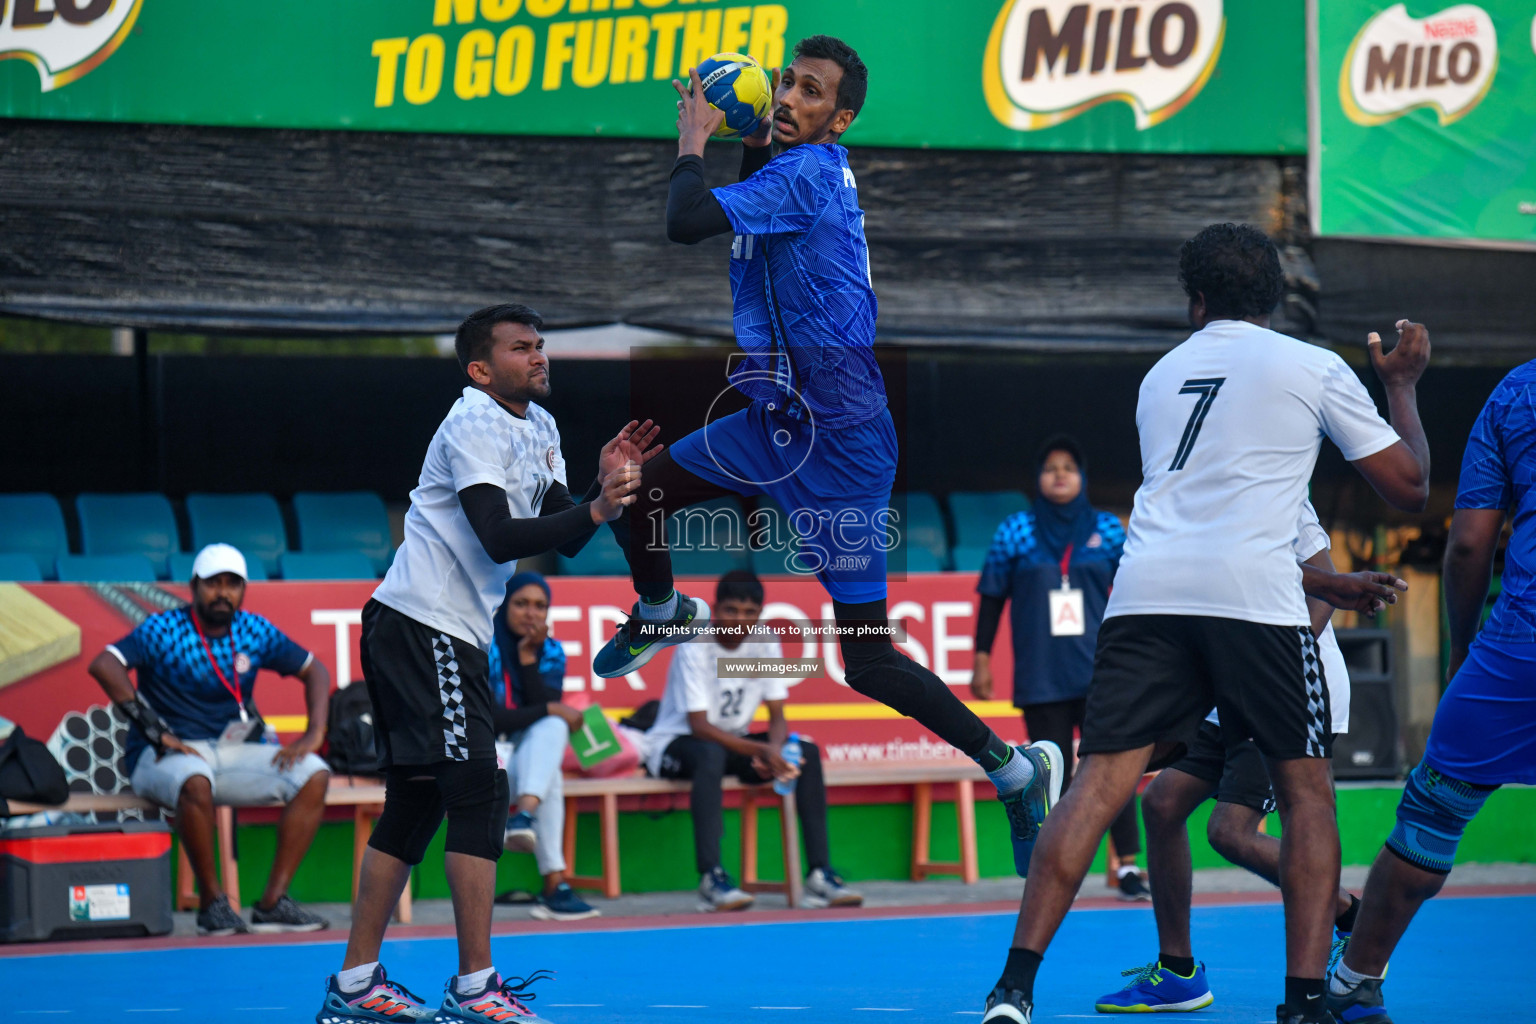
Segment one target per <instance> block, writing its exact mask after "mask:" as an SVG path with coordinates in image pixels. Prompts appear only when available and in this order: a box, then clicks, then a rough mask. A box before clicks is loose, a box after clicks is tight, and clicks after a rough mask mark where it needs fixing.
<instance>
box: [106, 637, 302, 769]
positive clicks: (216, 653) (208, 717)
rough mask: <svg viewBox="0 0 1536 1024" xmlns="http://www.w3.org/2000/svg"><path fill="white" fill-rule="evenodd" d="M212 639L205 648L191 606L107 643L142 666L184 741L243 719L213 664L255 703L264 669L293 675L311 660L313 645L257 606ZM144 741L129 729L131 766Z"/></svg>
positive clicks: (149, 694) (146, 689)
mask: <svg viewBox="0 0 1536 1024" xmlns="http://www.w3.org/2000/svg"><path fill="white" fill-rule="evenodd" d="M207 641H208V648H207V650H205V649H204V648H203V640H202V639H201V638H199V637H198V633H197V627H196V626H195V625H194V624H193V622H192V610H191V609H190V608H173V609H171V610H170V611H164V612H160V613H159V614H157V615H151V616H150V617H149V618H147V619H145V620H144V621H143V622H141V623H139V626H138V628H137V629H135V630H134V631H133V632H132V633H129V634H128V635H127V636H125V637H123V638H122V639H121V640H119V641H117V642H116V643H113V644H110V645H108V648H107V649H108V650H110V651H113V652H114V653H116V654H117V657H118V659H119V660H120V661H122V663H123V664H124V665H126V666H127V667H128V668H131V669H137V670H138V676H139V677H138V689H139V693H140V694H141V695H142V696H143V697H144V700H145V701H146V702H147V703H148V704H149V706H150V707H152V708H154V709H155V711H156V712H157V713H159V715H160V717H161V718H162V719H163V720H164V721H165V724H166V726H167V727H168V728H169V729H170V731H171V732H172V733H174V734H175V736H176V738H177V739H181V740H214V739H218V738H219V735H220V734H221V733H223V731H224V727H225V726H227V725H228V724H229V723H230V722H232V721H234V720H235V719H237V718H239V717H240V705H239V704H237V703H235V698H234V695H233V694H232V693H230V692H229V689H228V688H227V687H226V686H225V685H224V682H223V681H221V680H220V678H219V675H218V673H217V672H215V671H214V668H213V666H214V664H217V665H218V667H219V672H222V673H223V674H224V679H226V680H228V681H229V682H230V684H231V685H234V686H236V687H237V688H238V689H239V690H240V699H241V701H242V702H245V703H247V704H249V702H250V701H251V699H252V697H253V695H254V693H255V689H256V671H257V669H262V668H265V669H270V670H272V671H273V672H276V673H278V674H279V675H285V676H291V675H296V674H297V673H299V672H301V671H303V669H304V666H305V665H307V664H308V663H309V657H310V655H309V652H308V651H306V650H304V648H302V647H300V646H299V645H298V644H296V643H294V642H293V641H292V640H290V639H288V637H287V635H286V634H284V633H283V632H282V631H281V630H280V629H278V628H277V627H276V626H274V625H272V623H270V622H268V621H267V620H266V619H264V618H262V617H261V616H260V615H256V614H254V613H252V612H245V611H240V612H236V613H235V617H234V619H233V621H231V622H230V626H229V632H228V633H226V634H225V635H223V636H220V637H211V636H210V637H208V638H207ZM210 652H211V653H212V655H213V660H212V661H211V662H210V661H209V654H210ZM237 675H238V676H239V682H238V683H236V682H235V677H236V676H237ZM145 746H146V744H145V741H144V737H143V736H142V735H141V734H140V733H139V730H138V729H137V728H136V727H135V728H134V729H132V730H130V732H129V735H128V749H127V755H128V756H127V763H128V770H129V771H132V770H133V766H134V765H136V764H137V763H138V760H139V754H140V753H141V752H142V751H143V750H144V747H145Z"/></svg>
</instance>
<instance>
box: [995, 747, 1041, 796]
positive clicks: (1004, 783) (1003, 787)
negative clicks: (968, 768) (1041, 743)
mask: <svg viewBox="0 0 1536 1024" xmlns="http://www.w3.org/2000/svg"><path fill="white" fill-rule="evenodd" d="M1034 777H1035V763H1034V762H1033V761H1031V760H1030V759H1029V758H1027V757H1025V756H1024V755H1023V754H1021V753H1019V752H1018V750H1014V751H1013V756H1012V757H1010V758H1008V763H1007V764H1005V765H1003V766H1002V767H1001V768H999V769H998V770H997V771H995V772H987V778H989V779H991V780H992V785H994V786H996V787H997V791H998V792H999V793H1017V792H1018V791H1019V790H1021V789H1023V788H1024V787H1025V786H1027V785H1029V784H1030V782H1031V781H1032V780H1033V779H1034Z"/></svg>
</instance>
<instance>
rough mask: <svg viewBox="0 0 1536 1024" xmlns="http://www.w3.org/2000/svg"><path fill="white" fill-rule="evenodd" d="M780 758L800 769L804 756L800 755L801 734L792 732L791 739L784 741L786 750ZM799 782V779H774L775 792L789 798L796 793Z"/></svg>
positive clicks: (780, 753)
mask: <svg viewBox="0 0 1536 1024" xmlns="http://www.w3.org/2000/svg"><path fill="white" fill-rule="evenodd" d="M779 756H781V757H782V758H784V760H785V761H787V762H789V763H790V764H792V765H794V766H795V767H796V768H798V767H800V761H801V760H802V757H803V755H801V753H800V734H799V733H797V732H792V733H790V734H789V739H787V740H785V741H784V749H783V750H781V751H779ZM799 781H800V780H799V779H774V780H773V791H774V792H775V793H777V794H779V796H788V795H789V794H791V793H793V792H794V791H795V784H796V783H797V782H799Z"/></svg>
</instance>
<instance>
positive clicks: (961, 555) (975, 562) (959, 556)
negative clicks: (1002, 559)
mask: <svg viewBox="0 0 1536 1024" xmlns="http://www.w3.org/2000/svg"><path fill="white" fill-rule="evenodd" d="M987 550H988V548H986V547H982V546H979V545H969V544H968V545H966V546H965V547H963V548H955V571H956V572H981V567H982V565H983V564H985V563H986V560H987Z"/></svg>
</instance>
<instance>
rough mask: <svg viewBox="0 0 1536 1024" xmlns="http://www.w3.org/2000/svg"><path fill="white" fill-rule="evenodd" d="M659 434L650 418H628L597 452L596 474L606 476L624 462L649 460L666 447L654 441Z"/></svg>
mask: <svg viewBox="0 0 1536 1024" xmlns="http://www.w3.org/2000/svg"><path fill="white" fill-rule="evenodd" d="M660 434H661V428H660V427H658V426H656V424H655V423H654V422H653V421H651V420H646V421H645V422H644V423H641V422H640V421H639V420H630V421H629V422H628V423H626V424H624V429H623V430H620V431H619V432H618V433H617V434H616V435H614V438H613V440H612V441H609V442H608V443H607V444H605V445H603V450H602V451H601V452H600V453H598V456H597V475H598V476H607V475H608V474H609V473H612V472H613V471H614V470H616V469H618V468H619V467H620V466H622V465H624V464H625V463H626V462H636V463H639V464H640V465H642V466H643V465H645V464H646V463H647V462H650V461H651V460H652V459H654V458H655V457H656V456H658V455H660V454H661V450H662V449H663V448H665V447H666V445H662V444H655V443H654V442H655V441H656V438H657V437H658V436H659V435H660Z"/></svg>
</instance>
